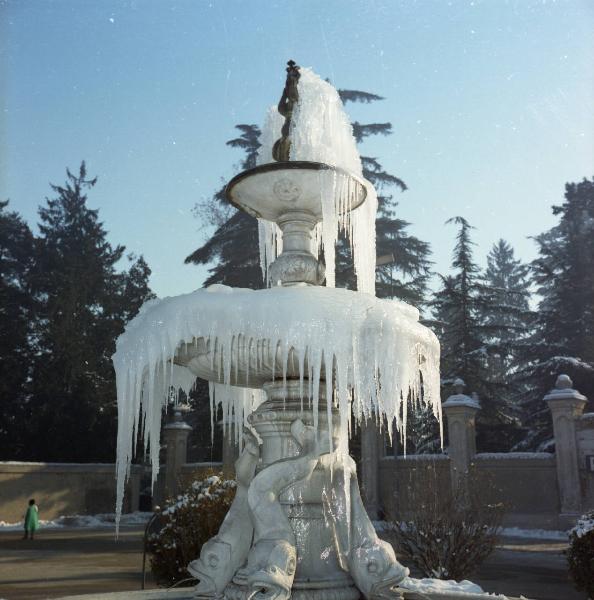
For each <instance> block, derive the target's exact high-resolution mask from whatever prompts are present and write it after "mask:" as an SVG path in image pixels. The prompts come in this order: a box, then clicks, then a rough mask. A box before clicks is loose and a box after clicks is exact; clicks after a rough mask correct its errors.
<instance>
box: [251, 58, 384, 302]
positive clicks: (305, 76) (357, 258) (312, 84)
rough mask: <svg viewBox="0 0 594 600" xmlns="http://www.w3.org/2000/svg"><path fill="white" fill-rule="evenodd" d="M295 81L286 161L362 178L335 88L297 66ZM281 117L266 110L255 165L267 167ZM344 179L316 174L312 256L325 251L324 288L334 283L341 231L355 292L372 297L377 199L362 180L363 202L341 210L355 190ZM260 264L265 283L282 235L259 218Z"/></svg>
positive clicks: (355, 149) (270, 110) (277, 134)
mask: <svg viewBox="0 0 594 600" xmlns="http://www.w3.org/2000/svg"><path fill="white" fill-rule="evenodd" d="M300 72H301V77H300V79H299V84H298V90H299V100H298V102H297V105H296V107H295V109H294V111H293V116H292V119H291V129H290V133H289V138H290V140H291V151H290V159H291V160H303V161H310V162H319V163H325V164H328V165H332V166H335V167H339V168H341V169H344V170H346V171H348V172H349V173H353V174H354V175H356V176H358V177H360V178H362V177H363V169H362V166H361V158H360V157H359V153H358V151H357V143H356V141H355V138H354V136H353V128H352V126H351V123H350V120H349V118H348V116H347V114H346V112H345V111H344V108H343V105H342V101H341V100H340V96H339V95H338V92H337V91H336V89H335V88H334V87H333V86H332V85H330V84H329V83H328V82H327V81H324V80H323V79H322V78H321V77H319V76H318V75H316V74H315V73H314V72H313V71H312V70H311V69H307V68H302V69H301V71H300ZM283 122H284V117H282V116H281V115H280V113H279V112H278V109H277V107H276V106H272V107H270V108H269V109H268V112H267V114H266V118H265V121H264V126H263V127H262V135H261V138H260V141H261V144H262V145H261V146H260V148H259V151H258V158H257V163H258V164H265V163H270V162H272V161H273V158H272V147H273V146H274V142H275V141H276V140H277V139H278V138H279V137H280V136H281V127H282V125H283ZM350 184H351V182H350V180H349V178H347V177H345V176H343V175H341V174H340V173H338V174H337V173H334V172H321V173H320V186H321V188H322V190H323V195H322V199H323V200H322V212H323V221H322V223H320V224H319V225H318V227H317V229H316V232H315V244H314V248H313V250H314V253H316V252H317V253H318V254H319V253H320V250H321V249H322V247H323V249H324V259H325V261H326V286H327V287H334V284H335V246H336V240H337V237H338V233H339V231H345V232H346V234H347V239H348V240H349V243H350V246H351V249H352V253H353V261H354V264H355V274H356V277H357V289H358V290H359V291H362V292H367V293H370V294H373V293H375V215H376V211H377V195H376V193H375V189H374V187H373V185H372V184H371V183H370V182H368V181H366V182H365V187H366V189H367V200H366V201H365V202H364V203H363V204H362V205H361V206H360V207H359V208H357V209H355V210H354V211H346V210H344V206H345V205H347V202H348V199H349V196H350V195H352V194H353V193H354V189H349V185H350ZM259 234H260V235H259V241H260V263H261V265H262V272H263V275H264V279H265V281H267V282H268V284H269V285H270V283H271V282H270V281H269V278H268V267H269V265H270V264H271V263H272V262H273V261H274V259H275V258H276V257H277V256H278V254H280V253H281V252H282V233H281V231H280V229H279V227H278V226H277V225H276V224H275V223H271V222H269V221H265V220H264V219H259Z"/></svg>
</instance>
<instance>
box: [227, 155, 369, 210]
mask: <svg viewBox="0 0 594 600" xmlns="http://www.w3.org/2000/svg"><path fill="white" fill-rule="evenodd" d="M330 186H332V187H334V191H336V189H337V188H341V186H343V187H344V189H343V191H344V193H343V194H336V193H334V197H335V198H337V200H336V201H337V202H340V206H336V210H337V212H338V213H344V212H347V211H350V210H354V209H355V208H357V207H358V206H360V205H361V204H362V203H363V202H364V200H365V197H366V195H367V190H366V187H365V183H364V181H363V180H362V179H361V178H360V177H358V176H357V175H354V174H353V173H350V172H348V171H345V170H344V169H341V168H340V167H334V166H331V165H327V164H325V163H319V162H308V161H288V162H272V163H266V164H262V165H259V166H257V167H255V168H253V169H249V170H247V171H243V172H241V173H239V175H237V176H235V177H234V178H233V179H232V180H231V181H230V182H229V183H228V185H227V188H226V191H225V193H226V196H227V199H228V200H229V202H231V203H232V204H233V205H235V206H236V207H237V208H240V209H242V210H244V211H245V212H247V213H248V214H250V215H251V216H253V217H257V218H261V219H266V220H268V221H275V222H276V221H278V219H279V217H281V216H282V215H284V214H286V213H288V212H292V211H306V212H308V213H310V214H312V215H313V216H314V217H316V218H317V219H318V220H321V218H322V201H323V197H324V195H325V194H327V195H329V194H330V189H331V188H330ZM339 198H340V200H338V199H339Z"/></svg>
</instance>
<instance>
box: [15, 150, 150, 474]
mask: <svg viewBox="0 0 594 600" xmlns="http://www.w3.org/2000/svg"><path fill="white" fill-rule="evenodd" d="M96 182H97V179H96V178H94V179H88V178H87V174H86V167H85V163H84V162H83V163H82V164H81V166H80V170H79V173H78V175H74V174H72V173H71V172H70V171H69V170H67V181H66V183H65V184H64V185H63V186H59V185H52V186H51V188H52V190H53V191H54V192H55V194H56V197H55V198H53V199H47V201H46V205H45V206H42V207H40V209H39V217H40V223H39V231H40V236H39V238H38V240H37V252H36V261H35V269H34V270H33V273H32V291H33V293H34V295H35V298H36V300H37V304H38V309H37V318H36V322H35V328H36V332H37V337H38V348H37V356H36V359H35V361H34V363H33V373H32V386H31V398H30V401H29V403H28V410H29V422H28V427H29V435H28V444H29V445H28V448H27V450H26V452H25V453H26V457H27V458H29V459H37V460H39V459H43V460H54V461H55V460H70V461H73V460H74V461H83V462H85V461H93V460H109V461H111V460H113V455H114V444H115V427H116V422H117V412H116V393H115V377H114V371H113V366H112V364H111V356H112V354H113V352H114V351H115V340H116V338H117V336H118V335H119V334H120V333H121V332H122V331H123V328H124V324H125V322H126V321H127V320H128V319H129V318H131V317H132V316H134V314H135V313H136V312H137V310H138V308H139V307H140V305H141V304H142V302H143V301H144V300H146V299H147V298H149V297H150V296H151V292H150V289H149V287H148V276H149V274H150V269H149V268H148V266H147V264H146V263H145V261H144V260H143V259H142V258H139V259H137V260H135V261H134V257H133V256H129V257H128V258H129V260H130V261H134V262H133V263H132V265H131V268H130V269H129V270H128V271H123V272H118V271H117V270H116V266H117V264H118V263H119V261H120V260H122V258H123V257H124V251H125V248H124V246H121V245H118V246H115V247H113V246H112V245H111V244H110V243H109V242H108V241H107V232H106V231H105V229H104V227H103V224H102V223H101V222H100V221H99V218H98V212H97V210H92V209H90V208H88V206H87V196H86V193H85V192H86V191H87V190H90V189H92V188H93V187H94V186H95V184H96Z"/></svg>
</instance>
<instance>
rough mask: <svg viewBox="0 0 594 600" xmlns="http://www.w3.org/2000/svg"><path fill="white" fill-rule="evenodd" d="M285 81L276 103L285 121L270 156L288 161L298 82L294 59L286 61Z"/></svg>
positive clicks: (281, 160)
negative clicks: (278, 100) (281, 93)
mask: <svg viewBox="0 0 594 600" xmlns="http://www.w3.org/2000/svg"><path fill="white" fill-rule="evenodd" d="M287 65H288V66H287V81H286V83H285V89H284V90H283V95H282V97H281V99H280V102H279V103H278V112H279V113H280V114H281V115H282V116H283V117H285V123H284V125H283V128H282V129H281V134H282V135H281V137H280V138H279V139H278V140H276V142H275V143H274V146H273V147H272V157H273V158H274V160H276V161H278V162H283V161H288V160H289V153H290V151H291V141H290V140H289V131H290V129H291V117H292V116H293V108H294V106H295V104H297V100H299V93H298V91H297V84H298V82H299V77H300V74H299V66H298V65H297V63H295V61H293V60H290V61H289V62H288V63H287Z"/></svg>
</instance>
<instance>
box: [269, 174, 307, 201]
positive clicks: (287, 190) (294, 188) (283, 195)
mask: <svg viewBox="0 0 594 600" xmlns="http://www.w3.org/2000/svg"><path fill="white" fill-rule="evenodd" d="M272 191H273V192H274V195H275V196H276V197H277V198H278V199H279V200H280V201H281V202H291V203H295V202H297V200H298V199H299V196H300V195H301V188H300V187H299V186H298V185H297V184H296V183H295V182H294V181H293V180H292V179H288V178H286V177H283V178H282V179H279V180H278V181H277V182H276V183H275V184H274V185H273V186H272Z"/></svg>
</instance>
